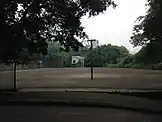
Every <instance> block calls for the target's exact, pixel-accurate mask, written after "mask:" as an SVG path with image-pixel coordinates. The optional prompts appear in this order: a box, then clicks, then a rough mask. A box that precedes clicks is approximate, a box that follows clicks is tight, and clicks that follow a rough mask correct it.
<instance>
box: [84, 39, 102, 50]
mask: <svg viewBox="0 0 162 122" xmlns="http://www.w3.org/2000/svg"><path fill="white" fill-rule="evenodd" d="M82 44H83V47H82V50H90V49H91V46H92V49H97V48H98V46H99V41H98V40H93V41H92V45H91V41H90V40H84V41H82Z"/></svg>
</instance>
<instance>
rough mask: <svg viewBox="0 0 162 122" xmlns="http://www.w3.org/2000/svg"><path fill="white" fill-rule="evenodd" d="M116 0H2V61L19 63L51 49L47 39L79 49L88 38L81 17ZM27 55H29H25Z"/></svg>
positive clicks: (0, 42)
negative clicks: (84, 39)
mask: <svg viewBox="0 0 162 122" xmlns="http://www.w3.org/2000/svg"><path fill="white" fill-rule="evenodd" d="M110 5H112V6H113V7H115V6H116V4H115V3H114V1H112V0H5V1H1V2H0V61H1V62H5V63H12V62H13V61H17V62H18V63H21V62H23V60H25V61H26V60H28V59H30V58H29V57H30V56H31V55H33V54H35V53H41V54H46V53H47V47H48V44H47V39H48V40H52V41H59V42H60V44H61V45H64V47H65V49H69V47H71V48H74V49H76V50H77V49H78V47H79V46H82V44H81V43H80V42H79V41H78V40H77V38H82V39H83V38H86V37H87V35H86V33H85V32H84V31H83V29H84V28H83V27H82V26H81V22H80V19H81V17H82V16H84V15H86V14H89V16H96V15H98V14H99V13H102V12H104V11H105V10H106V9H107V7H109V6H110ZM24 55H25V57H26V58H25V59H24Z"/></svg>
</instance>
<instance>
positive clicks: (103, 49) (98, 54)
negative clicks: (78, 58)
mask: <svg viewBox="0 0 162 122" xmlns="http://www.w3.org/2000/svg"><path fill="white" fill-rule="evenodd" d="M92 55H93V58H92V61H93V65H94V66H95V67H106V66H108V65H109V64H118V63H119V62H120V61H121V60H122V59H123V58H125V57H126V56H128V55H129V51H128V50H127V49H126V48H125V47H123V46H122V47H118V46H112V45H110V44H108V45H101V46H99V47H98V48H97V49H95V50H93V54H92ZM85 57H86V59H85V65H86V66H90V63H91V52H90V51H89V52H88V53H87V55H86V56H85Z"/></svg>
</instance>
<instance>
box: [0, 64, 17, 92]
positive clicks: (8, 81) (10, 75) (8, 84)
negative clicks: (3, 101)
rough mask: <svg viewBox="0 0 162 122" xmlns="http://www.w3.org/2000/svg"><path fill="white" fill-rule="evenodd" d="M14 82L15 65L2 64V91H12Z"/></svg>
mask: <svg viewBox="0 0 162 122" xmlns="http://www.w3.org/2000/svg"><path fill="white" fill-rule="evenodd" d="M13 81H14V72H13V65H4V64H0V89H12V88H13V83H14V82H13Z"/></svg>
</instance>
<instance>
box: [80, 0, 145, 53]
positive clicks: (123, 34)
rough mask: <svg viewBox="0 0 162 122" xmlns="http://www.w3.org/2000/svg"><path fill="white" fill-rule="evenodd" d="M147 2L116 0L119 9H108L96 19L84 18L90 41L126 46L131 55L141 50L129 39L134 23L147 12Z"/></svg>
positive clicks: (83, 22) (141, 0)
mask: <svg viewBox="0 0 162 122" xmlns="http://www.w3.org/2000/svg"><path fill="white" fill-rule="evenodd" d="M146 1H147V0H115V2H116V3H117V5H118V7H117V8H116V9H113V8H108V9H107V11H106V12H105V13H104V14H100V15H99V16H96V17H91V18H88V17H87V16H86V17H83V18H82V20H81V21H82V24H83V26H84V27H85V32H86V33H87V34H88V35H89V37H90V39H97V40H99V41H100V44H108V43H110V44H112V45H118V46H126V48H127V49H129V50H130V52H131V53H135V52H137V51H138V50H139V48H133V45H131V44H130V42H129V39H130V36H131V35H132V30H133V26H134V21H135V20H136V19H137V17H138V16H140V15H144V14H145V12H146V7H145V4H146Z"/></svg>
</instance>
